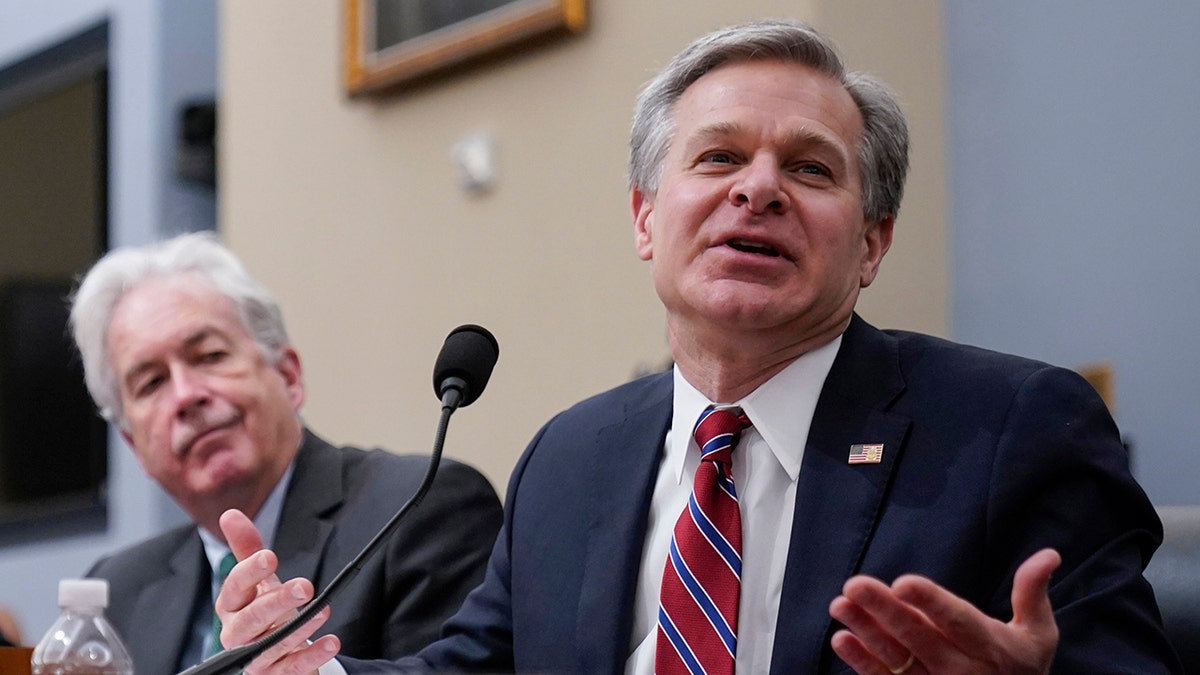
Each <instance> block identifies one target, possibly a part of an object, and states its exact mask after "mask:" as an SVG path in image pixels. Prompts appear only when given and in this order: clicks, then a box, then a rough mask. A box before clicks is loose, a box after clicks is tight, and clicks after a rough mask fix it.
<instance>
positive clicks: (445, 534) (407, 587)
mask: <svg viewBox="0 0 1200 675" xmlns="http://www.w3.org/2000/svg"><path fill="white" fill-rule="evenodd" d="M409 516H410V518H409V519H408V520H407V521H406V522H405V523H404V524H403V525H402V526H401V527H400V530H399V531H398V532H397V534H396V536H395V537H394V543H393V544H392V545H391V546H389V548H388V557H389V561H388V565H387V567H388V571H387V577H388V580H387V584H388V592H390V591H391V590H393V589H395V590H396V591H397V597H396V601H395V603H394V604H392V609H391V615H390V616H389V617H388V618H387V620H386V621H385V622H384V624H383V629H382V635H381V647H382V653H383V656H385V657H387V658H396V657H399V656H403V655H406V654H412V653H414V652H416V651H417V650H418V649H420V648H421V647H424V646H425V645H428V644H429V643H431V642H433V641H434V640H435V639H437V637H438V634H439V633H440V624H439V623H438V622H433V621H430V620H429V618H430V617H436V616H441V617H450V616H451V615H453V614H454V612H455V611H457V610H458V608H459V606H460V605H461V604H462V602H463V599H464V598H466V597H467V594H468V593H470V592H471V590H472V589H473V588H475V586H476V585H478V584H479V582H480V580H481V579H482V578H483V574H484V570H485V568H486V567H487V565H488V554H489V552H490V551H491V548H492V547H491V544H492V543H493V542H494V541H495V539H496V530H497V528H498V527H499V523H500V519H501V517H502V516H501V508H500V504H499V501H498V500H497V499H496V493H495V490H493V489H492V486H491V484H490V483H488V482H487V480H486V479H485V478H484V477H483V476H482V475H481V474H480V473H479V472H477V471H475V470H474V469H472V468H471V467H469V466H466V465H464V464H459V463H457V462H447V463H445V464H443V465H442V466H441V468H440V469H439V471H438V475H437V478H436V479H435V481H434V484H433V486H432V487H431V489H430V490H429V492H428V493H426V495H425V498H424V499H423V500H422V501H421V503H420V504H419V505H418V506H417V507H416V508H414V509H413V510H412V511H411V512H410V514H409Z"/></svg>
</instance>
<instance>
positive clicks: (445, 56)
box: [343, 0, 587, 96]
mask: <svg viewBox="0 0 1200 675" xmlns="http://www.w3.org/2000/svg"><path fill="white" fill-rule="evenodd" d="M343 14H344V51H345V54H344V57H345V87H346V92H347V93H348V94H349V95H350V96H362V95H367V94H375V93H379V92H383V91H387V90H395V89H398V88H401V87H403V86H405V85H410V84H414V83H416V82H418V81H423V80H427V79H430V78H432V77H434V76H436V75H439V74H443V73H445V72H449V71H452V70H455V69H458V68H461V67H465V66H467V65H469V64H471V63H477V62H480V61H483V60H485V59H488V58H491V57H495V56H497V55H499V54H501V53H504V52H506V51H510V50H513V49H516V48H518V47H522V46H527V45H531V44H533V43H535V42H538V41H540V40H542V39H546V38H550V37H552V36H554V35H556V34H563V33H567V34H569V33H579V32H581V31H583V30H584V28H585V27H586V25H587V0H343Z"/></svg>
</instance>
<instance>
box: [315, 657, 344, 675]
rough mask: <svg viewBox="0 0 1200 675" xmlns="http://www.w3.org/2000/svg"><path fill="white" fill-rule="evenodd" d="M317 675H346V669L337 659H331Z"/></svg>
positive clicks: (319, 669)
mask: <svg viewBox="0 0 1200 675" xmlns="http://www.w3.org/2000/svg"><path fill="white" fill-rule="evenodd" d="M317 675H346V669H345V668H343V667H342V664H340V663H338V660H337V659H329V660H328V661H326V662H325V665H323V666H321V667H320V668H317Z"/></svg>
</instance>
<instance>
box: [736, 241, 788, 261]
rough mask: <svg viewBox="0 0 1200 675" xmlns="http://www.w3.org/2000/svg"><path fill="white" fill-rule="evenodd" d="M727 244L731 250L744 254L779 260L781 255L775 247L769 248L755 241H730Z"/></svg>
mask: <svg viewBox="0 0 1200 675" xmlns="http://www.w3.org/2000/svg"><path fill="white" fill-rule="evenodd" d="M726 244H727V245H728V246H729V247H730V248H732V249H734V250H736V251H741V252H742V253H753V254H755V255H765V256H767V257H769V258H778V257H779V255H780V254H779V251H777V250H775V247H773V246H768V245H767V244H762V243H759V242H755V241H749V240H747V239H730V240H729V241H728V242H726Z"/></svg>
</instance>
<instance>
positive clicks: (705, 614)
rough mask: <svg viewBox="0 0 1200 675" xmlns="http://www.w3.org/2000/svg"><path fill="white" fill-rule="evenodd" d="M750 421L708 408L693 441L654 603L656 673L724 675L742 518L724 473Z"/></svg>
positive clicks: (733, 638) (736, 412) (733, 633)
mask: <svg viewBox="0 0 1200 675" xmlns="http://www.w3.org/2000/svg"><path fill="white" fill-rule="evenodd" d="M749 426H750V420H749V419H748V418H747V417H746V415H745V414H744V413H743V412H742V411H741V409H740V408H731V409H719V410H718V409H713V408H709V409H707V410H705V411H704V412H703V413H701V415H700V420H699V421H698V422H697V423H696V429H695V431H694V435H695V437H696V444H697V445H698V446H700V466H699V467H697V469H696V481H695V483H694V484H693V487H692V495H691V497H690V498H689V499H688V505H687V508H685V509H684V510H683V513H682V514H680V516H679V521H678V522H676V523H675V531H674V535H673V536H672V537H671V551H670V556H669V557H668V558H667V564H666V568H665V569H664V570H663V581H662V591H661V594H660V595H659V605H658V644H657V648H656V649H657V651H656V652H655V657H654V672H655V673H656V674H657V675H673V674H675V673H691V674H692V675H696V674H698V673H707V674H709V675H717V674H721V675H732V673H733V664H734V657H735V655H736V654H737V623H738V621H737V616H738V594H739V591H740V588H741V578H742V517H741V514H740V512H739V511H738V498H737V491H736V490H735V489H734V486H733V475H732V473H731V472H730V469H731V462H732V454H733V448H734V446H735V445H737V442H738V438H739V436H741V433H742V430H743V429H745V428H747V427H749Z"/></svg>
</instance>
